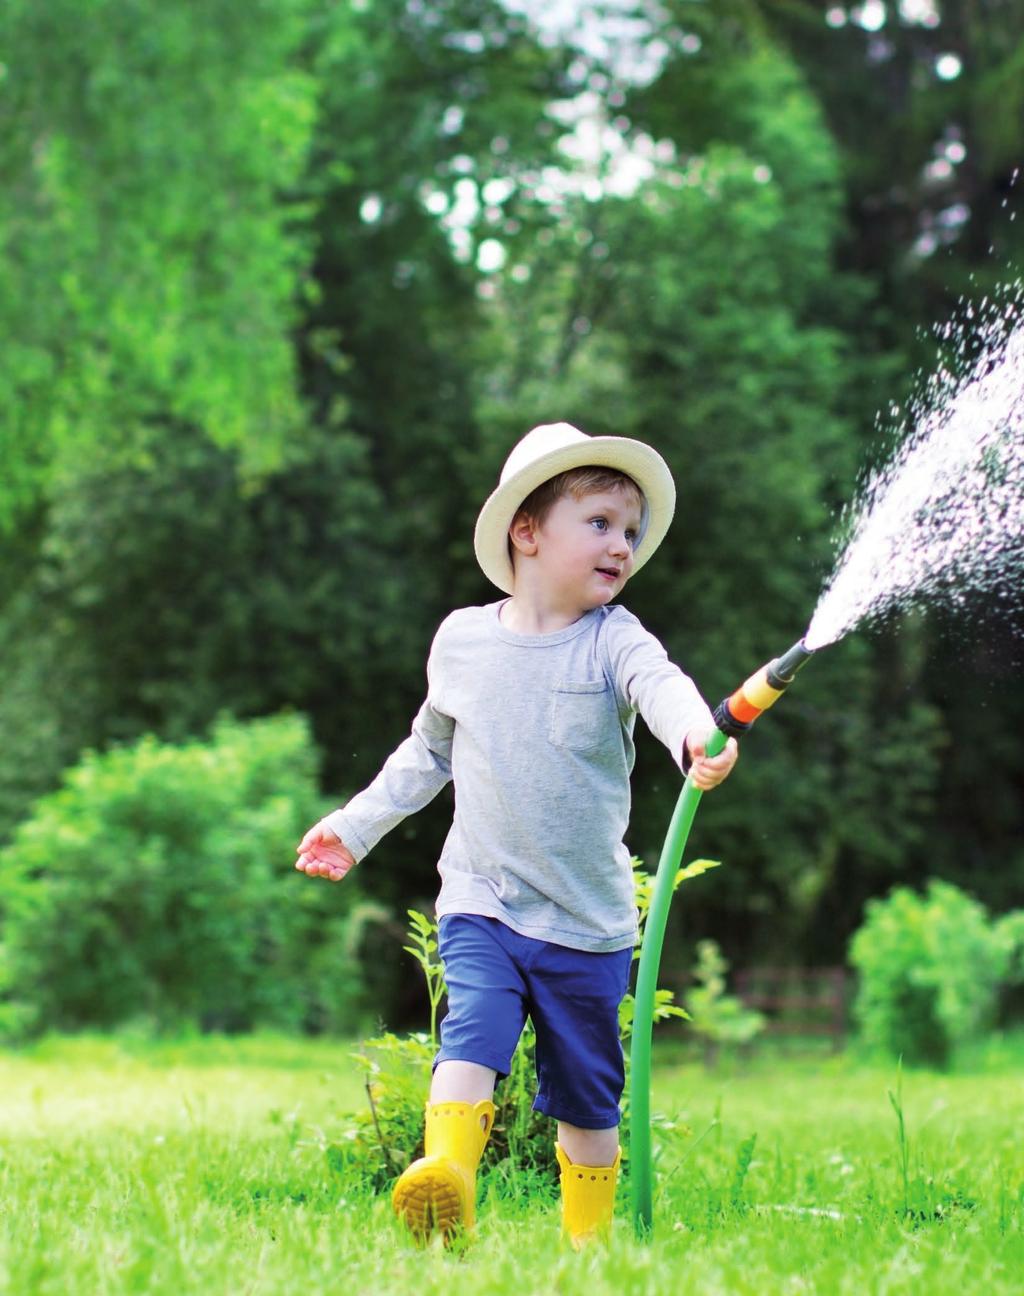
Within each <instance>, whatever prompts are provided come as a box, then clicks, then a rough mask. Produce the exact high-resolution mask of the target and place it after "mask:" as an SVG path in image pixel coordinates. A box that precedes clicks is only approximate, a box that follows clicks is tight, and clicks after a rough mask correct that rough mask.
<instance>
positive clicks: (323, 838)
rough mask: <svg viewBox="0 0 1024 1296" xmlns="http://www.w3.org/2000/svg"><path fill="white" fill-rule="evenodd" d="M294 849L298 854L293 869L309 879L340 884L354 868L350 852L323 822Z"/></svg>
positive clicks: (314, 826)
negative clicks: (322, 878) (321, 879)
mask: <svg viewBox="0 0 1024 1296" xmlns="http://www.w3.org/2000/svg"><path fill="white" fill-rule="evenodd" d="M295 849H296V850H297V851H298V852H299V858H298V859H297V860H296V861H295V867H296V868H297V869H298V870H299V872H300V873H308V874H309V876H310V877H325V878H328V879H329V880H330V881H331V882H340V881H341V879H342V878H343V877H344V876H345V874H346V873H347V872H348V871H349V869H351V868H355V863H356V862H355V860H354V859H353V858H352V853H351V851H349V850H348V849H347V848H346V847H345V846H344V845H342V842H341V839H340V838H339V837H337V836H336V835H335V834H334V833H333V832H331V830H330V828H328V827H327V825H326V824H325V823H323V822H321V823H318V824H314V825H313V827H312V828H310V830H309V832H308V833H306V835H305V837H303V839H302V841H300V842H299V844H298V846H296V848H295Z"/></svg>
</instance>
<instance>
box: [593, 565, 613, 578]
mask: <svg viewBox="0 0 1024 1296" xmlns="http://www.w3.org/2000/svg"><path fill="white" fill-rule="evenodd" d="M594 571H596V572H600V573H601V575H602V576H607V577H608V579H609V580H618V579H619V569H618V568H617V567H595V568H594Z"/></svg>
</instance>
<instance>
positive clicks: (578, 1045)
mask: <svg viewBox="0 0 1024 1296" xmlns="http://www.w3.org/2000/svg"><path fill="white" fill-rule="evenodd" d="M674 506H675V485H674V483H673V481H672V475H671V473H670V472H669V469H668V466H667V465H666V464H665V462H664V460H663V459H662V458H661V456H660V455H658V454H657V452H656V451H654V450H652V449H651V448H650V447H649V446H646V445H644V444H643V443H641V442H639V441H632V440H627V439H625V438H622V437H589V436H587V435H586V434H585V433H583V432H580V431H578V430H577V429H576V428H574V427H571V426H570V425H569V424H567V423H556V424H545V425H543V426H541V427H537V428H534V429H533V430H532V431H531V432H529V433H527V435H526V436H525V437H524V438H523V439H522V441H520V442H519V444H518V445H517V446H515V448H514V449H513V450H512V453H511V454H510V455H509V457H508V460H507V461H506V464H505V467H504V469H503V471H502V474H501V480H500V483H499V485H498V487H497V489H496V490H495V491H494V492H493V494H492V495H491V496H490V498H489V499H488V500H487V502H486V503H485V505H484V507H483V509H482V510H481V513H480V516H479V518H478V520H477V526H476V534H475V547H476V555H477V560H478V561H479V563H480V566H481V567H482V568H483V571H484V574H485V575H486V576H487V577H488V578H489V579H490V580H491V581H492V582H493V583H494V584H495V585H496V586H497V587H498V588H499V589H501V590H503V591H504V592H505V593H506V594H507V595H509V597H508V598H505V599H503V600H501V601H499V602H497V603H491V604H488V605H486V606H484V607H471V608H463V609H461V610H459V611H456V612H453V613H452V614H451V615H450V616H449V617H448V618H447V619H446V620H445V621H444V622H443V623H442V624H441V626H440V628H439V629H438V632H437V635H436V636H435V639H434V643H433V646H432V648H431V651H430V656H429V659H428V662H427V680H428V689H427V698H426V701H425V702H424V704H423V706H422V707H421V709H420V711H419V714H418V715H417V716H416V719H415V721H414V722H413V726H412V733H411V735H410V737H409V738H407V739H406V740H405V741H404V742H403V743H402V744H401V745H400V746H399V747H398V748H397V749H396V750H395V751H394V752H393V753H392V755H391V756H390V757H389V758H388V760H387V761H386V762H385V764H384V766H383V768H382V769H381V772H380V774H378V776H377V778H376V779H375V780H374V782H373V783H372V784H371V785H370V786H369V787H368V788H366V789H365V790H364V791H363V792H360V793H359V794H358V795H357V796H355V797H353V798H352V800H351V801H349V802H348V804H347V805H346V806H345V807H344V809H342V810H338V811H335V812H334V813H333V814H330V815H328V816H327V818H326V819H324V820H323V821H322V822H320V823H319V824H316V825H315V826H314V827H313V828H311V829H310V830H309V832H308V833H306V835H305V837H304V838H303V839H302V841H301V843H300V844H299V847H298V856H299V857H298V861H297V863H296V867H297V868H298V869H300V870H301V871H303V872H305V873H307V874H309V875H310V876H313V877H317V876H319V877H326V878H329V879H330V880H331V881H339V880H340V879H341V878H343V877H344V876H345V874H346V873H348V871H349V870H350V869H351V868H352V867H353V866H354V865H355V864H356V863H357V861H359V860H361V859H362V858H363V856H364V855H366V854H367V852H368V851H369V850H370V849H371V848H372V847H373V846H374V845H375V844H376V843H377V842H378V841H379V840H380V838H381V837H382V836H383V835H384V834H385V833H386V832H387V831H388V830H389V829H391V828H393V827H394V826H395V824H397V823H398V822H399V821H400V820H401V819H403V818H404V817H405V816H406V815H409V814H412V813H413V812H414V811H415V810H418V809H420V808H421V807H422V806H424V805H426V804H427V802H428V801H430V800H431V799H432V798H433V797H434V796H435V795H436V794H437V792H439V791H440V789H441V788H442V787H443V786H444V785H445V784H446V783H447V782H448V781H449V779H452V780H454V784H455V795H456V801H455V816H454V822H453V825H452V829H451V832H450V833H449V835H448V838H447V841H446V842H445V846H444V849H443V851H442V854H441V859H440V862H439V865H438V870H439V872H440V874H441V891H440V895H439V898H438V902H437V913H438V916H439V933H440V934H439V945H440V954H441V958H442V960H443V962H444V966H445V974H446V979H447V983H448V1015H447V1017H446V1018H445V1020H444V1022H443V1023H442V1026H441V1047H440V1049H439V1051H438V1054H437V1057H436V1059H435V1063H434V1074H433V1081H432V1084H431V1089H430V1101H429V1102H428V1104H427V1109H426V1135H425V1156H423V1157H422V1158H420V1159H419V1160H418V1161H415V1162H413V1164H412V1165H411V1166H409V1168H408V1169H407V1170H406V1171H405V1173H404V1174H403V1175H402V1176H401V1178H400V1179H399V1180H398V1183H397V1184H396V1186H395V1190H394V1194H393V1203H394V1207H395V1210H396V1212H397V1213H398V1214H399V1216H400V1217H402V1218H403V1219H404V1220H405V1221H406V1223H407V1224H408V1225H409V1226H410V1228H411V1229H412V1230H413V1232H414V1234H416V1236H417V1237H419V1238H421V1239H422V1238H425V1237H426V1236H428V1235H429V1233H430V1232H431V1230H432V1229H435V1228H436V1229H439V1230H440V1231H441V1232H442V1233H444V1234H445V1235H447V1234H449V1233H450V1232H452V1231H454V1230H456V1229H459V1228H464V1229H465V1228H470V1227H471V1226H472V1224H473V1219H474V1198H475V1174H476V1166H477V1163H478V1161H479V1159H480V1155H481V1153H482V1152H483V1148H484V1145H485V1144H486V1142H487V1136H488V1134H489V1132H490V1126H491V1122H492V1119H493V1114H494V1107H493V1105H492V1103H491V1097H492V1094H493V1091H494V1084H495V1080H496V1079H497V1078H498V1077H499V1076H503V1075H506V1074H507V1073H508V1070H509V1066H510V1063H511V1058H512V1053H513V1051H514V1050H515V1047H516V1043H517V1041H518V1039H519V1035H520V1032H521V1031H522V1028H523V1024H524V1022H525V1019H526V1015H527V1013H529V1014H530V1016H531V1017H532V1019H533V1024H534V1027H535V1029H536V1037H537V1079H538V1090H537V1097H536V1099H535V1102H534V1107H535V1108H536V1109H537V1110H538V1111H541V1112H544V1113H546V1114H547V1115H549V1116H552V1117H553V1118H554V1119H555V1120H556V1121H557V1122H558V1141H557V1144H556V1154H557V1158H558V1163H559V1167H560V1170H561V1187H562V1219H563V1227H564V1230H565V1232H566V1233H567V1234H568V1236H569V1237H570V1239H571V1240H572V1242H573V1244H574V1245H575V1246H579V1245H580V1244H582V1242H584V1241H585V1240H586V1239H587V1238H588V1237H590V1236H592V1235H594V1234H597V1233H601V1232H603V1231H605V1230H606V1229H607V1228H608V1226H609V1225H610V1223H611V1217H612V1207H613V1201H614V1194H615V1179H616V1173H617V1170H618V1164H619V1144H618V1123H619V1100H620V1098H621V1095H622V1088H623V1083H624V1075H623V1058H622V1048H621V1045H620V1042H619V1030H618V1006H619V1002H620V1001H621V999H622V997H623V995H624V994H625V992H626V988H627V981H628V977H629V970H630V963H631V954H632V947H633V945H634V943H635V941H636V935H637V924H636V917H637V915H636V906H635V903H634V897H633V878H632V871H631V868H630V859H629V852H628V850H627V849H626V847H625V845H624V844H623V840H622V839H623V835H624V833H625V831H626V825H627V820H628V815H629V774H630V771H631V769H632V766H633V725H634V721H635V718H636V713H637V712H638V711H639V712H640V714H641V715H642V716H643V717H644V720H645V721H646V722H647V724H648V726H649V727H650V728H651V729H652V730H653V731H654V733H655V734H656V735H657V737H658V738H660V739H661V741H662V742H663V743H665V745H666V746H667V747H668V749H669V751H670V752H671V753H672V756H673V758H674V760H675V761H676V762H677V764H678V765H679V766H680V768H681V769H682V770H683V771H684V772H685V771H688V772H689V775H690V778H691V779H692V780H693V781H694V782H695V783H696V784H697V786H698V787H700V788H701V789H703V790H705V791H706V790H708V789H710V788H713V787H715V786H716V785H717V784H718V783H720V782H721V781H722V779H724V778H725V777H726V775H727V774H728V773H729V771H730V770H731V768H732V766H733V764H734V763H735V761H736V755H737V748H736V743H735V740H733V739H730V741H729V744H728V745H727V747H726V749H725V750H724V751H723V752H722V753H721V754H720V755H718V756H717V757H714V758H709V757H707V756H706V755H705V740H706V738H707V736H708V733H709V730H710V729H711V726H712V720H711V714H710V712H709V710H708V708H707V706H706V704H705V703H704V701H703V699H702V698H701V696H700V694H699V693H698V691H697V689H696V687H695V686H694V684H693V682H692V681H691V680H690V679H689V678H688V677H687V676H686V675H684V674H683V673H682V671H680V670H679V668H678V667H676V666H674V665H673V664H672V663H671V662H670V661H669V660H668V658H667V656H666V654H665V650H664V649H663V648H662V646H661V644H660V643H659V642H658V641H657V640H656V639H655V638H654V637H653V636H652V635H650V634H649V633H648V632H647V631H646V630H644V628H643V626H642V625H641V624H640V622H639V621H638V620H637V619H636V617H634V616H633V615H632V614H631V613H629V612H627V611H626V610H625V609H624V608H622V607H619V606H616V605H614V604H613V603H612V600H613V599H614V598H615V597H616V595H618V594H619V593H620V592H621V590H622V588H623V586H624V585H625V584H626V582H627V581H628V580H629V578H630V577H631V576H632V575H633V573H634V572H635V571H637V570H638V569H639V568H640V567H642V566H643V564H644V563H645V562H647V560H648V559H649V558H650V557H651V555H652V554H653V552H654V550H655V549H656V548H657V546H658V544H659V543H660V542H661V540H662V539H663V537H664V535H665V532H666V531H667V529H668V525H669V522H670V521H671V518H672V512H673V509H674Z"/></svg>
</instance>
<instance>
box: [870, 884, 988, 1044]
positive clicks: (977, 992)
mask: <svg viewBox="0 0 1024 1296" xmlns="http://www.w3.org/2000/svg"><path fill="white" fill-rule="evenodd" d="M1010 952H1011V942H1010V939H1009V935H1008V931H1007V930H1006V929H1005V928H1000V927H999V926H998V925H997V924H992V923H991V922H990V921H989V918H988V914H987V913H986V911H985V909H984V908H983V907H982V906H981V905H980V904H979V903H978V902H977V901H976V900H974V899H973V898H972V897H971V896H969V895H967V894H965V893H964V892H963V891H961V890H959V889H958V888H957V887H955V886H952V885H950V884H949V883H947V882H937V881H933V882H931V883H929V886H928V890H927V892H926V894H925V895H924V896H921V895H918V894H917V893H916V892H914V891H911V890H909V889H908V888H906V887H898V888H897V889H896V890H894V891H892V892H891V893H890V894H889V895H888V896H887V897H886V899H884V900H872V901H869V903H868V906H867V917H866V920H865V922H864V924H863V926H862V927H861V928H860V929H859V931H857V932H856V933H855V934H854V936H853V939H852V941H851V943H850V962H851V963H852V964H853V965H854V967H855V968H856V969H857V971H858V973H859V979H860V983H859V987H858V992H857V998H856V1001H855V1004H854V1016H855V1017H856V1019H857V1022H858V1024H859V1026H860V1029H861V1032H862V1034H863V1038H864V1040H865V1042H866V1043H868V1044H869V1045H872V1046H876V1047H881V1048H884V1049H885V1050H887V1051H888V1052H890V1053H892V1054H893V1055H902V1056H903V1057H904V1058H905V1059H906V1060H907V1061H908V1062H917V1063H927V1064H931V1065H935V1066H946V1065H948V1064H949V1062H950V1061H951V1060H952V1058H953V1055H954V1054H955V1052H956V1050H957V1049H958V1048H959V1047H960V1046H961V1045H963V1044H966V1043H968V1042H969V1041H971V1040H974V1039H977V1038H978V1037H979V1036H980V1035H981V1034H982V1033H983V1032H984V1031H985V1029H986V1028H987V1027H988V1026H989V1025H990V1024H991V1020H992V1015H993V1010H994V1007H995V1001H996V996H997V993H998V990H999V985H1000V982H1001V980H1002V978H1003V977H1004V975H1005V973H1006V971H1007V968H1008V964H1009V959H1010Z"/></svg>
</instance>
